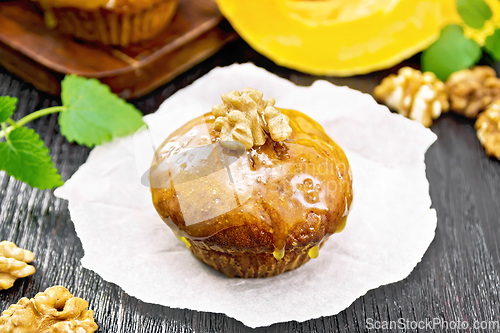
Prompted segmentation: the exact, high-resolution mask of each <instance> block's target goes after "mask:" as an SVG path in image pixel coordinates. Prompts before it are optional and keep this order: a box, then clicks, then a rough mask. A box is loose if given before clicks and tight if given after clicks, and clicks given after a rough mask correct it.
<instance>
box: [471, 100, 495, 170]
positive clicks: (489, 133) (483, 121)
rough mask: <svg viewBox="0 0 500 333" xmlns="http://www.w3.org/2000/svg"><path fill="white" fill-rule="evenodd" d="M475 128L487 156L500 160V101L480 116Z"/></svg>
mask: <svg viewBox="0 0 500 333" xmlns="http://www.w3.org/2000/svg"><path fill="white" fill-rule="evenodd" d="M474 127H475V128H476V132H477V138H478V139H479V141H480V142H481V145H483V147H484V150H485V151H486V154H487V155H488V156H494V157H496V158H497V159H499V160H500V100H497V101H496V102H494V103H492V104H491V105H490V106H488V108H487V109H486V111H484V112H481V113H480V114H479V117H478V118H477V120H476V124H475V125H474Z"/></svg>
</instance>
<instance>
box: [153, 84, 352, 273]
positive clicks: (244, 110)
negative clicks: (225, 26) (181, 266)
mask: <svg viewBox="0 0 500 333" xmlns="http://www.w3.org/2000/svg"><path fill="white" fill-rule="evenodd" d="M262 96H263V94H262V92H260V91H258V90H255V89H251V88H246V89H244V90H243V91H242V92H241V93H240V92H238V91H232V92H230V93H227V94H224V95H222V100H223V103H222V104H220V105H215V106H214V107H213V108H212V112H211V113H207V114H205V115H204V116H201V117H198V118H195V119H193V120H191V121H190V122H188V123H187V124H185V125H184V126H182V127H181V128H179V129H178V130H177V131H175V132H174V133H172V134H171V135H170V136H169V137H168V138H167V140H166V141H165V142H164V143H163V144H162V145H161V146H160V148H159V149H158V151H157V154H156V156H155V159H154V160H153V163H152V167H151V170H150V183H151V193H152V198H153V204H154V206H155V208H156V210H157V211H158V213H159V215H160V216H161V217H162V219H163V220H164V221H165V222H166V223H167V224H168V225H169V226H170V227H171V229H172V230H173V231H174V233H175V234H176V235H177V237H178V238H180V239H181V240H182V241H183V242H184V243H185V244H186V245H187V246H188V247H189V248H190V250H191V252H192V253H193V254H194V255H195V256H196V257H197V258H198V259H200V260H201V261H203V262H204V263H206V264H207V265H209V266H211V267H212V268H214V269H216V270H218V271H220V272H222V273H224V274H225V275H226V276H228V277H236V276H238V277H245V278H256V277H270V276H274V275H278V274H280V273H282V272H285V271H289V270H292V269H295V268H298V267H299V266H301V265H302V264H304V263H306V262H307V261H308V260H309V259H310V258H316V257H317V256H318V251H319V249H320V248H321V246H322V245H323V244H324V242H325V241H326V240H327V239H328V237H329V236H331V235H332V234H334V233H337V232H340V231H342V230H343V229H344V227H345V224H346V219H347V215H348V213H349V210H350V207H351V202H352V178H351V171H350V167H349V162H348V161H347V158H346V156H345V154H344V152H343V151H342V150H341V148H340V147H339V146H338V145H337V144H336V143H335V142H334V141H333V140H332V139H330V138H329V137H328V136H327V135H326V134H325V132H324V131H323V128H322V127H321V126H320V125H319V124H318V123H316V122H315V121H314V120H312V119H311V118H309V117H307V116H306V115H304V114H302V113H300V112H298V111H294V110H287V109H279V108H277V107H275V106H274V99H272V98H269V99H268V100H267V101H265V100H263V99H262Z"/></svg>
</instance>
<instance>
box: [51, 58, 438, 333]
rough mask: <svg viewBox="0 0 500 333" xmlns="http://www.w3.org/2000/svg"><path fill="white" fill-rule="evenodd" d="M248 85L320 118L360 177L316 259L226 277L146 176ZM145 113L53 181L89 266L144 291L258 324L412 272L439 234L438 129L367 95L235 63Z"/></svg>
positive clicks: (334, 303)
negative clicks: (168, 212) (433, 160)
mask: <svg viewBox="0 0 500 333" xmlns="http://www.w3.org/2000/svg"><path fill="white" fill-rule="evenodd" d="M245 87H254V88H257V89H259V90H262V91H263V92H264V98H266V99H267V98H268V97H270V96H273V97H274V98H275V99H276V101H277V103H276V105H277V106H279V107H284V108H292V109H296V110H299V111H302V112H304V113H306V114H307V115H309V116H310V117H312V118H313V119H315V120H316V121H318V122H319V123H320V124H322V125H323V127H324V128H325V131H326V132H327V133H328V134H329V135H330V136H331V137H332V138H333V139H334V140H335V141H336V142H337V143H338V144H339V145H340V146H341V147H342V148H343V149H344V151H345V153H346V155H347V157H348V159H349V161H350V163H351V167H352V171H353V179H354V191H355V194H354V201H353V210H352V212H351V214H350V216H349V218H348V221H347V227H346V228H345V230H344V231H343V232H342V233H340V234H336V235H334V236H332V237H331V238H330V240H329V241H328V242H327V243H326V244H325V246H324V247H323V248H322V250H321V251H320V255H319V257H318V258H317V259H315V260H311V261H310V262H309V263H307V264H306V265H304V266H303V267H301V268H299V269H297V270H294V271H291V272H288V273H284V274H282V275H279V276H276V277H273V278H267V279H238V278H236V279H228V278H226V277H225V276H223V275H221V274H220V273H218V272H216V271H214V270H212V269H211V268H208V267H207V266H206V265H204V264H203V263H201V262H200V261H198V260H197V259H195V258H194V257H193V256H192V255H191V253H190V252H189V250H188V249H186V248H185V247H184V245H183V244H182V243H181V242H180V241H179V240H177V238H176V237H175V236H174V234H173V233H172V232H171V231H170V229H169V228H168V227H167V226H166V225H165V224H164V223H163V222H162V220H161V219H160V218H159V217H158V215H157V213H156V211H155V210H154V207H153V205H152V203H151V196H150V192H149V188H148V187H146V186H144V185H142V184H141V182H140V176H141V175H142V174H143V173H144V172H146V170H147V168H148V167H149V165H150V162H151V159H152V156H153V149H154V147H158V146H159V145H160V144H161V142H162V141H163V140H164V139H165V138H166V137H167V136H168V135H169V134H170V133H171V132H172V131H173V130H175V129H176V128H178V127H179V126H181V125H182V124H184V123H185V122H187V121H188V120H190V119H191V118H193V117H195V116H198V115H200V114H201V113H203V112H207V111H209V110H211V106H212V105H213V104H218V103H220V95H221V94H222V93H225V92H228V91H230V90H241V89H243V88H245ZM144 119H145V121H146V122H147V123H148V125H149V131H140V132H138V133H137V134H136V135H135V136H130V137H126V138H121V139H117V140H115V141H113V142H111V143H109V144H105V145H103V146H100V147H96V148H95V149H94V150H92V152H91V154H90V156H89V158H88V160H87V162H86V163H85V164H84V165H82V166H81V167H80V169H79V170H78V171H77V172H76V173H75V174H74V175H73V177H72V178H71V179H70V180H68V181H67V182H66V184H65V185H64V186H63V187H61V188H59V189H57V191H56V192H55V193H56V196H58V197H60V198H64V199H67V200H68V201H69V210H70V213H71V218H72V220H73V222H74V224H75V229H76V232H77V233H78V236H79V237H80V239H81V241H82V244H83V248H84V250H85V256H84V257H83V258H82V265H83V266H84V267H85V268H88V269H91V270H94V271H95V272H97V273H98V274H99V275H101V276H102V277H103V278H104V279H105V280H107V281H110V282H113V283H116V284H117V285H119V286H120V287H121V288H123V289H124V290H125V292H127V293H128V294H130V295H132V296H135V297H137V298H139V299H141V300H142V301H144V302H150V303H157V304H161V305H165V306H169V307H176V308H187V309H193V310H198V311H209V312H220V313H225V314H227V315H228V316H229V317H233V318H236V319H237V320H239V321H241V322H243V323H244V324H245V325H247V326H250V327H259V326H267V325H271V324H273V323H277V322H284V321H291V320H296V321H305V320H308V319H311V318H318V317H321V316H330V315H334V314H337V313H338V312H340V311H342V310H343V309H345V308H346V307H348V306H349V305H350V304H351V303H352V302H353V301H354V300H356V299H357V298H358V297H360V296H362V295H364V294H365V293H366V292H367V291H368V290H370V289H373V288H377V287H378V286H380V285H383V284H388V283H392V282H396V281H399V280H401V279H403V278H405V277H406V276H408V275H409V274H410V272H411V271H412V269H413V268H414V267H415V265H416V264H417V263H418V262H419V261H420V260H421V258H422V256H423V254H424V253H425V251H426V249H427V248H428V246H429V244H430V243H431V241H432V239H433V238H434V231H435V228H436V213H435V211H434V210H433V209H430V206H431V200H430V197H429V185H428V182H427V179H426V175H425V163H424V154H425V152H426V150H427V149H428V147H429V146H430V145H431V144H432V143H433V142H434V141H435V139H436V136H435V135H434V134H433V133H432V132H431V131H429V130H428V129H425V128H424V127H422V126H421V125H419V124H417V123H414V122H412V121H410V120H408V119H405V118H403V117H402V116H399V115H396V114H392V113H390V112H389V110H388V109H387V108H386V107H384V106H381V105H378V104H377V103H376V102H375V101H374V100H373V99H372V97H370V96H369V95H367V94H362V93H360V92H358V91H355V90H352V89H349V88H347V87H337V86H334V85H332V84H330V83H328V82H325V81H317V82H315V83H314V84H313V85H312V86H311V87H298V86H295V85H294V84H293V83H291V82H290V81H287V80H285V79H281V78H279V77H277V76H275V75H273V74H270V73H268V72H266V71H265V70H263V69H260V68H257V67H255V66H254V65H251V64H245V65H232V66H229V67H225V68H216V69H214V70H213V71H211V72H210V73H209V74H207V75H205V76H204V77H202V78H200V79H199V80H197V81H196V82H194V83H193V84H192V85H190V86H188V87H186V88H184V89H182V90H180V91H179V92H177V93H175V94H174V95H173V96H172V97H170V98H169V99H168V100H166V101H165V102H164V103H163V104H162V106H161V107H160V109H159V110H158V111H157V112H156V113H155V114H151V115H148V116H146V117H145V118H144Z"/></svg>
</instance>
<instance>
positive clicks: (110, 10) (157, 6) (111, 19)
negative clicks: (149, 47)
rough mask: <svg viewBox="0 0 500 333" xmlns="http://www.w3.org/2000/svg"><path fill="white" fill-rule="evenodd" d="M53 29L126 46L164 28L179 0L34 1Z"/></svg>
mask: <svg viewBox="0 0 500 333" xmlns="http://www.w3.org/2000/svg"><path fill="white" fill-rule="evenodd" d="M34 1H35V2H36V3H38V4H39V5H40V7H41V8H42V9H43V11H44V15H45V22H46V24H47V26H48V27H50V28H54V27H55V28H57V29H58V30H59V31H61V32H62V33H66V34H70V35H72V36H74V37H76V38H80V39H83V40H87V41H92V42H99V43H102V44H105V45H119V46H127V45H129V44H131V43H137V42H140V41H143V40H146V39H149V38H151V37H153V36H155V35H156V34H157V33H159V32H160V31H161V30H162V29H164V28H165V27H166V26H167V25H168V23H169V22H170V20H171V19H172V16H173V15H174V13H175V10H176V8H177V4H178V0H87V1H85V0H34Z"/></svg>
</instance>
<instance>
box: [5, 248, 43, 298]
mask: <svg viewBox="0 0 500 333" xmlns="http://www.w3.org/2000/svg"><path fill="white" fill-rule="evenodd" d="M34 259H35V256H34V255H33V253H31V252H30V251H28V250H23V249H20V248H18V247H17V246H16V244H14V243H12V242H7V241H3V242H0V290H2V289H9V288H10V287H12V286H13V285H14V282H15V281H16V280H17V279H18V278H24V277H27V276H30V275H32V274H33V273H35V267H33V266H31V265H28V263H30V262H32V261H33V260H34Z"/></svg>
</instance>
